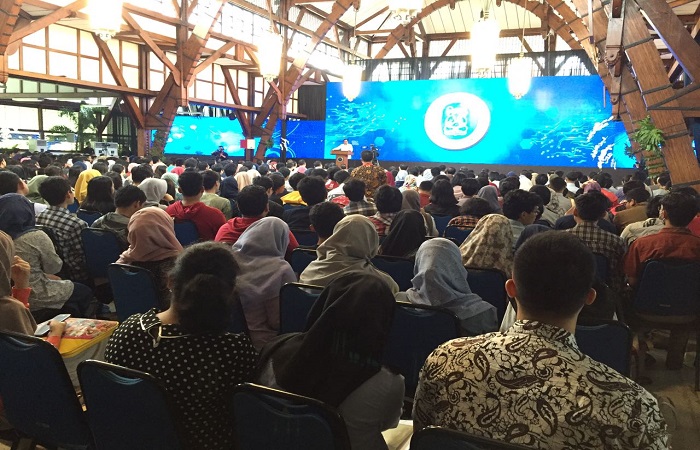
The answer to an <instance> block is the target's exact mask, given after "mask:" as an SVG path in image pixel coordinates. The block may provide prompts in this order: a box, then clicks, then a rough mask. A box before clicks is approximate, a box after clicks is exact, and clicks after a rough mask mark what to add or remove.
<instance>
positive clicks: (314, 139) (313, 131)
mask: <svg viewBox="0 0 700 450" xmlns="http://www.w3.org/2000/svg"><path fill="white" fill-rule="evenodd" d="M325 131H326V122H325V121H323V120H318V121H316V120H288V121H287V141H288V142H287V158H308V159H323V145H324V138H325ZM281 137H282V121H281V120H278V121H277V126H276V127H275V131H274V132H273V133H272V142H273V146H272V148H270V149H268V150H267V151H266V152H265V158H279V157H280V150H281V149H280V143H281ZM334 158H335V157H334Z"/></svg>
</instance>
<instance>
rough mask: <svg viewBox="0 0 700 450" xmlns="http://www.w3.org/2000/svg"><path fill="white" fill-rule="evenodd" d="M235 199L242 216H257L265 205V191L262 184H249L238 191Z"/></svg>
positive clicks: (266, 200) (263, 209)
mask: <svg viewBox="0 0 700 450" xmlns="http://www.w3.org/2000/svg"><path fill="white" fill-rule="evenodd" d="M236 201H237V202H238V210H239V211H240V212H241V215H242V216H243V217H258V216H260V215H261V214H262V213H263V212H264V211H265V208H266V207H267V202H268V199H267V192H265V188H264V187H262V186H257V185H255V184H250V185H248V186H246V187H244V188H243V189H241V190H240V192H238V197H237V198H236Z"/></svg>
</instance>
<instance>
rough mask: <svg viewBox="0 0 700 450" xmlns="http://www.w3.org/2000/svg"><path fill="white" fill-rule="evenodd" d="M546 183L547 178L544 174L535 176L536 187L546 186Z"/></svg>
mask: <svg viewBox="0 0 700 450" xmlns="http://www.w3.org/2000/svg"><path fill="white" fill-rule="evenodd" d="M548 181H549V177H548V176H547V174H546V173H540V174H537V176H536V177H535V184H536V185H538V186H544V185H546V184H547V182H548Z"/></svg>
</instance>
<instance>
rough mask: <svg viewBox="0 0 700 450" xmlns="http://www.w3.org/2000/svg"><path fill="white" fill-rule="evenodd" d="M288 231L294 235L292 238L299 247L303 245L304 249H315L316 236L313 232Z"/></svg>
mask: <svg viewBox="0 0 700 450" xmlns="http://www.w3.org/2000/svg"><path fill="white" fill-rule="evenodd" d="M290 231H291V232H292V234H293V235H294V238H295V239H296V240H297V242H298V243H299V245H303V246H304V247H315V246H316V245H317V244H318V234H316V232H315V231H311V230H299V229H293V230H290Z"/></svg>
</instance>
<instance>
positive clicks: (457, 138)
mask: <svg viewBox="0 0 700 450" xmlns="http://www.w3.org/2000/svg"><path fill="white" fill-rule="evenodd" d="M490 124H491V111H489V107H488V105H486V103H485V102H484V101H483V100H482V99H480V98H479V97H477V96H476V95H473V94H468V93H466V92H455V93H452V94H446V95H443V96H442V97H439V98H438V99H436V100H435V101H434V102H433V103H431V104H430V106H429V107H428V111H426V113H425V133H426V134H427V135H428V137H429V138H430V140H431V141H433V143H434V144H435V145H437V146H438V147H441V148H444V149H447V150H463V149H465V148H469V147H471V146H473V145H474V144H476V143H477V142H479V141H480V140H481V138H483V137H484V136H485V135H486V132H487V131H488V130H489V125H490Z"/></svg>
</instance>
